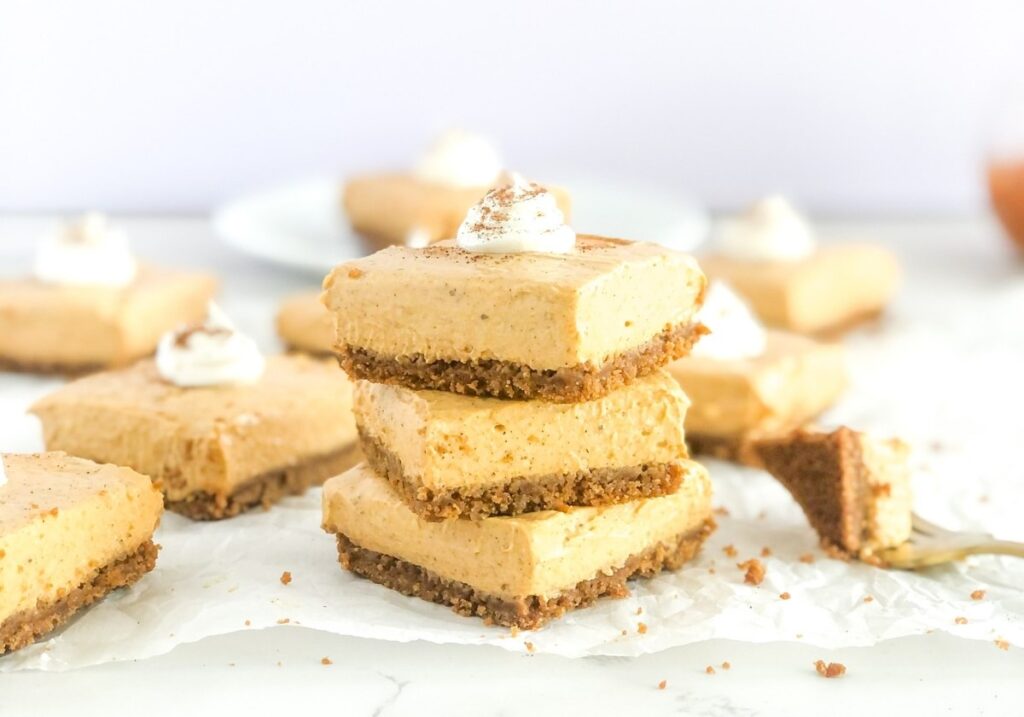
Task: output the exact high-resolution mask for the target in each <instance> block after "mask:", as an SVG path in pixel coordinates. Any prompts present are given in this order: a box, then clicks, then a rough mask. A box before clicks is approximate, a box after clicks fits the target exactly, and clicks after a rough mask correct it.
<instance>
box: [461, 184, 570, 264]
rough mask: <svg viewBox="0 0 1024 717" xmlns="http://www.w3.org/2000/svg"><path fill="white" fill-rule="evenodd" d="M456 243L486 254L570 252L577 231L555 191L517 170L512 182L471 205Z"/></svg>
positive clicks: (468, 249) (493, 190)
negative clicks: (568, 218)
mask: <svg viewBox="0 0 1024 717" xmlns="http://www.w3.org/2000/svg"><path fill="white" fill-rule="evenodd" d="M455 243H456V244H458V245H459V246H460V247H462V248H463V249H465V250H467V251H472V252H480V253H484V254H508V253H517V252H528V251H533V252H544V253H548V254H568V253H569V252H571V251H572V250H573V248H574V247H575V246H576V232H574V231H573V230H572V227H570V226H569V225H567V224H566V223H565V215H564V214H562V210H561V209H559V208H558V203H557V202H556V201H555V196H554V195H553V194H552V193H551V192H549V191H548V190H546V189H544V187H542V186H540V185H539V184H535V183H533V182H527V181H526V180H525V179H523V178H522V177H521V176H519V175H518V174H514V173H513V174H512V175H511V183H510V184H505V185H504V186H500V187H495V188H494V189H492V190H491V191H489V192H487V194H485V195H484V198H483V199H481V200H480V201H479V202H477V203H476V204H475V205H474V206H473V207H472V208H470V210H469V212H467V213H466V218H465V220H464V221H463V222H462V226H460V227H459V231H458V234H456V236H455Z"/></svg>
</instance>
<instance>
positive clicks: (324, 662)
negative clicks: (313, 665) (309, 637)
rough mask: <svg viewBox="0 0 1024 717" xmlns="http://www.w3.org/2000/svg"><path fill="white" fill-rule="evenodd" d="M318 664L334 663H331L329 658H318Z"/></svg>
mask: <svg viewBox="0 0 1024 717" xmlns="http://www.w3.org/2000/svg"><path fill="white" fill-rule="evenodd" d="M320 664H321V665H333V664H334V663H333V662H331V658H329V657H321V658H320Z"/></svg>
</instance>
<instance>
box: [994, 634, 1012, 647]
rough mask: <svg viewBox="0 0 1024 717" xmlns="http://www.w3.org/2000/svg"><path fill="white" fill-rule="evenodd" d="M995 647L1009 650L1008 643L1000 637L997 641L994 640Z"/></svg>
mask: <svg viewBox="0 0 1024 717" xmlns="http://www.w3.org/2000/svg"><path fill="white" fill-rule="evenodd" d="M996 647H998V648H999V649H1000V650H1009V649H1010V643H1009V642H1007V641H1006V640H1004V639H1003V638H1001V637H1000V638H999V639H998V640H996Z"/></svg>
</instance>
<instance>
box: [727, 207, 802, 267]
mask: <svg viewBox="0 0 1024 717" xmlns="http://www.w3.org/2000/svg"><path fill="white" fill-rule="evenodd" d="M717 248H718V251H719V252H720V253H722V254H724V255H726V256H729V257H732V258H733V259H739V260H741V261H799V260H801V259H805V258H807V257H808V256H810V255H811V254H813V253H814V250H815V241H814V234H813V232H812V231H811V226H810V224H809V223H808V222H807V220H806V219H804V217H803V216H801V214H800V213H799V212H798V211H797V210H796V209H794V208H793V205H792V204H790V203H789V202H788V201H786V198H785V197H782V196H778V195H775V196H770V197H765V198H764V199H762V200H760V201H759V202H757V203H755V204H754V205H753V206H751V207H750V208H749V209H748V210H747V211H746V212H745V213H744V214H743V215H742V216H740V217H739V218H737V219H734V220H731V221H728V222H726V223H724V224H723V226H722V230H721V232H720V233H719V236H718V241H717Z"/></svg>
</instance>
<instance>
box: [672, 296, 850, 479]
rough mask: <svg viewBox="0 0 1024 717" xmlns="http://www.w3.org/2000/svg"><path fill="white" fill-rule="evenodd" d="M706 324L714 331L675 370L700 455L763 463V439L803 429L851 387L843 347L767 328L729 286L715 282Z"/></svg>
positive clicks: (705, 310) (704, 319)
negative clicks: (755, 446)
mask: <svg viewBox="0 0 1024 717" xmlns="http://www.w3.org/2000/svg"><path fill="white" fill-rule="evenodd" d="M699 319H700V321H701V323H703V324H704V325H706V326H707V327H708V329H709V330H710V331H711V334H710V335H709V336H706V337H704V338H703V339H702V340H701V342H700V343H698V344H697V345H696V346H695V347H694V350H693V352H692V353H691V355H690V356H687V357H685V358H682V359H679V360H678V361H675V362H674V363H672V364H670V365H669V371H670V372H671V374H672V375H673V376H674V377H675V378H676V380H678V381H679V383H680V385H681V386H682V387H683V390H684V391H686V395H687V396H689V397H690V400H691V401H693V405H692V406H691V407H690V409H689V411H688V412H687V414H686V440H687V443H689V445H690V448H691V449H692V450H693V451H694V453H696V454H708V455H713V456H715V457H717V458H724V459H726V460H734V461H739V462H742V463H746V464H751V465H756V464H757V463H758V460H757V455H756V452H755V451H753V450H752V443H753V442H754V441H755V440H757V439H759V438H768V437H771V436H779V435H784V434H787V433H789V432H790V431H792V430H793V429H795V428H799V427H800V426H803V425H804V424H806V423H808V422H810V421H811V420H813V419H814V418H816V417H817V416H818V415H820V414H821V413H822V412H823V411H825V410H826V409H827V408H829V407H830V406H831V405H832V404H833V403H835V401H836V400H837V399H838V398H839V396H840V394H841V393H842V391H843V390H844V389H845V388H846V384H847V375H846V365H845V352H844V350H843V347H842V346H841V345H839V344H837V343H825V342H821V341H818V340H815V339H813V338H810V337H806V336H800V335H798V334H794V333H790V332H788V331H780V330H777V329H765V328H764V327H763V326H762V325H761V324H760V322H759V321H758V320H757V318H756V317H755V316H754V315H753V314H752V313H751V311H750V310H749V308H748V307H747V306H746V305H745V304H744V302H743V301H742V299H740V298H739V297H737V296H736V295H735V294H734V293H733V292H732V291H731V289H730V288H729V286H728V285H727V284H725V283H724V282H721V281H713V282H712V283H711V288H710V289H709V291H708V297H707V301H706V302H705V304H704V307H703V308H702V309H701V312H700V314H699Z"/></svg>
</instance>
